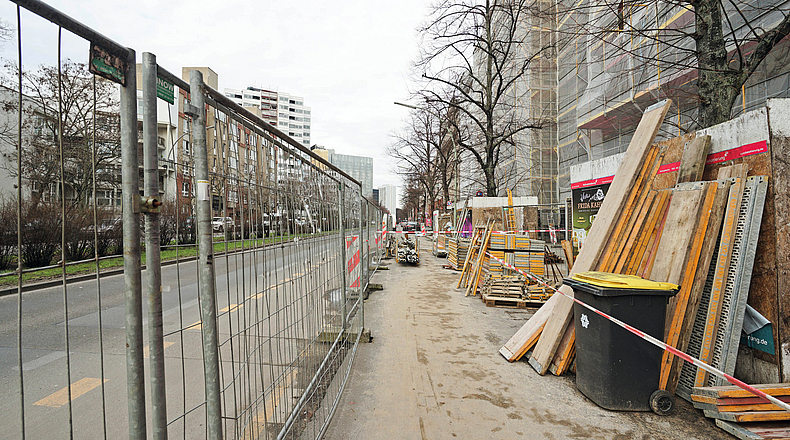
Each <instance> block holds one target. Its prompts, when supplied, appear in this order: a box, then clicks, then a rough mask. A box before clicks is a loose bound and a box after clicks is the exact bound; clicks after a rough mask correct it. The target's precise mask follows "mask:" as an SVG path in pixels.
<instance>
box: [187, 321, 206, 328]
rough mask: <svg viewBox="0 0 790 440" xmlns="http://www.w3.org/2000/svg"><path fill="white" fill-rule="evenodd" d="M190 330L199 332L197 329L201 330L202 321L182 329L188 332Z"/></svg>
mask: <svg viewBox="0 0 790 440" xmlns="http://www.w3.org/2000/svg"><path fill="white" fill-rule="evenodd" d="M191 328H194V329H195V330H199V329H201V328H203V320H200V321H198V322H196V323H194V324H192V325H190V326H188V327H184V330H189V329H191Z"/></svg>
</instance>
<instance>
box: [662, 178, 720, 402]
mask: <svg viewBox="0 0 790 440" xmlns="http://www.w3.org/2000/svg"><path fill="white" fill-rule="evenodd" d="M717 189H718V184H717V183H716V182H709V183H706V184H705V190H704V193H705V197H704V199H703V202H702V203H701V207H700V210H698V213H697V215H696V216H695V217H696V218H697V220H698V225H697V226H696V227H695V228H694V231H695V232H694V234H693V236H692V240H691V249H690V250H689V255H688V256H687V258H686V267H685V269H684V270H683V272H682V275H681V277H680V279H679V283H678V284H680V286H681V287H680V292H679V293H678V294H677V295H676V296H675V297H674V298H673V299H674V300H675V307H674V308H673V310H672V312H671V313H672V314H671V315H669V316H671V317H672V318H671V322H670V325H669V331H668V332H666V335H667V337H666V340H665V341H666V343H667V344H669V345H671V346H673V347H677V346H678V345H679V342H680V337H681V334H683V333H684V328H683V326H684V323H685V322H686V311H687V310H688V307H689V303H690V302H691V292H692V289H693V287H694V285H693V282H694V278H695V276H696V272H697V264H698V262H699V258H700V254H701V253H702V247H703V246H702V245H703V240H704V238H705V233H706V232H707V228H708V221H709V219H710V212H711V208H712V207H713V203H714V202H715V200H716V192H717ZM687 215H688V214H687ZM670 282H671V281H670ZM673 365H675V355H673V354H672V353H670V352H669V351H664V353H663V355H662V357H661V378H660V379H659V382H658V387H659V389H663V390H667V391H669V392H671V393H673V394H674V392H675V387H676V386H677V380H676V381H675V382H674V383H673V382H670V373H671V372H672V366H673Z"/></svg>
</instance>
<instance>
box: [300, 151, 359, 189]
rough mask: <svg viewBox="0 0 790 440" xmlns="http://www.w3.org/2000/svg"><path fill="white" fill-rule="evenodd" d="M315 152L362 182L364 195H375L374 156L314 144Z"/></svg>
mask: <svg viewBox="0 0 790 440" xmlns="http://www.w3.org/2000/svg"><path fill="white" fill-rule="evenodd" d="M311 149H312V150H313V152H314V153H316V154H317V155H319V156H321V157H323V158H324V159H326V160H327V161H328V162H329V163H331V164H332V165H334V166H336V167H338V168H340V169H341V170H343V171H345V172H346V173H348V175H350V176H351V177H353V178H355V179H357V180H359V182H360V183H362V195H363V196H365V197H371V196H372V195H373V158H372V157H365V156H352V155H350V154H338V153H335V150H333V149H327V148H324V147H322V146H320V145H313V146H312V148H311Z"/></svg>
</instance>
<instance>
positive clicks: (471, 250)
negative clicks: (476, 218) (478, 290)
mask: <svg viewBox="0 0 790 440" xmlns="http://www.w3.org/2000/svg"><path fill="white" fill-rule="evenodd" d="M479 235H480V229H479V228H478V227H475V229H474V231H473V232H472V241H470V242H469V247H468V248H467V250H466V258H465V259H464V266H463V269H462V270H461V278H459V279H458V285H457V286H455V287H456V288H459V287H462V286H463V287H466V283H465V279H466V278H468V276H469V273H468V272H469V270H470V265H469V262H470V260H471V258H472V257H471V255H472V254H473V253H474V247H475V243H476V242H477V239H478V236H479Z"/></svg>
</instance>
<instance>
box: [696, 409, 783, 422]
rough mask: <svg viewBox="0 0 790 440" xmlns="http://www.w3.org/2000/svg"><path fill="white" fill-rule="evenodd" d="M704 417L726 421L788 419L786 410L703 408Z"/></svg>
mask: <svg viewBox="0 0 790 440" xmlns="http://www.w3.org/2000/svg"><path fill="white" fill-rule="evenodd" d="M704 413H705V417H710V418H712V419H719V420H726V421H728V422H772V421H779V420H782V421H787V420H790V412H788V411H747V412H719V411H710V410H704Z"/></svg>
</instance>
